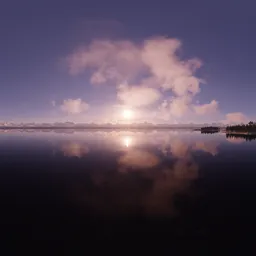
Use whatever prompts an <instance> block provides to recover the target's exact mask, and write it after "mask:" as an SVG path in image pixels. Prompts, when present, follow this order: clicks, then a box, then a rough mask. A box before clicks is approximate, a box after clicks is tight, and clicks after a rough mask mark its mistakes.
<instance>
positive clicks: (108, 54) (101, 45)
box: [68, 40, 142, 84]
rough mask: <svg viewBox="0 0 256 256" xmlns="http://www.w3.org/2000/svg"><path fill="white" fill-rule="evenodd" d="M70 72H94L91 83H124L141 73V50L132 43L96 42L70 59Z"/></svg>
mask: <svg viewBox="0 0 256 256" xmlns="http://www.w3.org/2000/svg"><path fill="white" fill-rule="evenodd" d="M68 64H69V71H70V73H71V74H77V73H80V72H83V71H84V70H87V69H88V70H89V69H90V70H92V76H91V83H93V84H97V83H106V82H107V81H111V80H114V81H119V82H122V81H124V80H127V79H129V78H131V77H134V75H136V74H137V73H138V72H140V71H141V68H142V61H141V50H140V48H139V47H138V46H136V45H135V44H134V43H132V42H130V41H109V40H96V41H93V42H92V43H91V44H90V45H89V46H87V47H85V48H83V49H80V50H79V51H77V52H75V53H74V54H72V55H70V56H69V57H68Z"/></svg>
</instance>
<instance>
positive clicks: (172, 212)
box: [0, 130, 256, 241]
mask: <svg viewBox="0 0 256 256" xmlns="http://www.w3.org/2000/svg"><path fill="white" fill-rule="evenodd" d="M255 152H256V141H255V140H246V138H239V137H228V138H227V137H226V135H225V134H224V133H216V134H210V135H207V134H201V133H200V132H193V131H190V130H170V131H167V130H147V131H141V130H138V131H110V130H108V131H106V130H97V131H92V130H87V131H72V130H62V131H58V130H56V131H47V130H45V131H43V130H42V131H38V130H30V131H15V130H5V131H4V130H2V131H1V133H0V159H1V160H0V161H1V172H0V183H1V184H0V189H1V193H0V195H1V216H2V218H1V231H2V232H3V233H4V234H5V237H6V238H12V237H15V238H16V239H24V238H25V239H28V240H33V239H38V240H41V239H42V240H58V241H64V240H68V239H73V238H74V237H79V238H81V237H83V236H87V235H89V236H90V238H92V239H101V238H103V239H105V238H109V237H115V236H116V237H118V236H120V234H122V233H125V234H126V235H127V234H130V235H131V236H130V238H136V237H137V238H138V239H139V238H140V237H142V236H143V237H144V238H145V237H147V238H148V239H151V240H154V239H158V238H159V239H160V238H162V237H165V238H166V237H169V238H170V237H176V238H185V237H186V238H187V237H189V238H198V237H200V238H201V237H202V238H209V237H219V236H222V237H225V236H229V237H230V236H244V235H245V234H247V235H248V234H251V233H250V232H253V230H254V228H255V225H254V218H255V216H256V208H255V207H254V203H255V196H256V168H255V166H256V155H255Z"/></svg>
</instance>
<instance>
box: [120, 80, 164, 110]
mask: <svg viewBox="0 0 256 256" xmlns="http://www.w3.org/2000/svg"><path fill="white" fill-rule="evenodd" d="M160 97H161V94H160V92H159V91H158V90H156V89H154V88H150V87H138V86H127V85H122V86H120V87H119V89H118V92H117V98H118V99H119V100H120V101H121V102H122V103H124V104H125V105H128V106H134V107H138V106H146V105H150V104H152V103H154V102H156V101H157V100H158V99H159V98H160Z"/></svg>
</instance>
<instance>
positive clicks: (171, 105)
mask: <svg viewBox="0 0 256 256" xmlns="http://www.w3.org/2000/svg"><path fill="white" fill-rule="evenodd" d="M191 100H192V98H191V96H189V95H184V96H180V97H173V98H172V99H171V100H164V101H163V102H162V104H161V105H160V107H159V111H160V113H161V114H162V115H165V116H166V117H169V119H170V118H172V117H174V118H178V117H181V116H183V115H184V114H186V113H187V112H188V110H189V108H190V103H191Z"/></svg>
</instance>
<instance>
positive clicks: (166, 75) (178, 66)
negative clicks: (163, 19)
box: [142, 37, 201, 96]
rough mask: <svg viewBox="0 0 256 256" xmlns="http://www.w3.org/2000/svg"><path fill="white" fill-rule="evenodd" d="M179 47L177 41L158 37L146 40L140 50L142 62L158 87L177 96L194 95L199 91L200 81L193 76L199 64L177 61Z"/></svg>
mask: <svg viewBox="0 0 256 256" xmlns="http://www.w3.org/2000/svg"><path fill="white" fill-rule="evenodd" d="M180 47H181V42H180V41H179V40H177V39H168V38H164V37H159V38H154V39H149V40H146V41H145V42H144V45H143V48H142V59H143V62H144V64H145V65H146V66H147V67H149V69H150V71H151V74H152V76H153V77H155V78H156V81H157V82H158V85H159V86H161V87H163V88H164V89H166V90H167V89H171V90H172V91H173V92H174V93H176V94H177V95H179V96H181V95H185V94H186V93H192V94H196V93H198V92H199V91H200V88H199V83H200V79H198V78H197V77H195V76H194V75H193V74H194V72H195V71H196V69H197V68H199V67H200V66H201V62H200V61H199V60H197V59H191V60H187V61H182V60H181V59H179V57H178V56H177V54H176V52H177V50H178V49H179V48H180Z"/></svg>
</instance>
